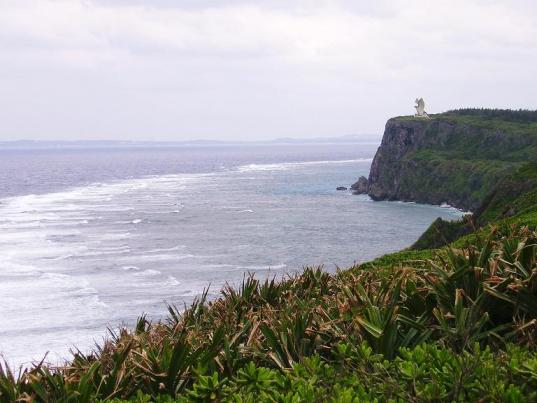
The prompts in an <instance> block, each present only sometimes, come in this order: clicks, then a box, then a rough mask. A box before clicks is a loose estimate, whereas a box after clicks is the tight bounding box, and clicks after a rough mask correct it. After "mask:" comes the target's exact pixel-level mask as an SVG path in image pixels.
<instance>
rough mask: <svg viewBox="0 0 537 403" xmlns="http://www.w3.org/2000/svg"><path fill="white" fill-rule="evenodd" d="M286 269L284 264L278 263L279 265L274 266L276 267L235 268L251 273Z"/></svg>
mask: <svg viewBox="0 0 537 403" xmlns="http://www.w3.org/2000/svg"><path fill="white" fill-rule="evenodd" d="M286 267H287V265H286V264H284V263H280V264H276V265H272V266H271V265H267V266H238V267H237V268H238V269H241V270H251V271H257V270H259V271H261V270H282V269H285V268H286Z"/></svg>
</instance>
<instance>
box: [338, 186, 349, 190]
mask: <svg viewBox="0 0 537 403" xmlns="http://www.w3.org/2000/svg"><path fill="white" fill-rule="evenodd" d="M336 190H347V188H346V187H345V186H338V187H337V188H336Z"/></svg>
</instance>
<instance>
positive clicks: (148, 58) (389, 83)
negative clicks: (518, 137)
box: [0, 0, 537, 141]
mask: <svg viewBox="0 0 537 403" xmlns="http://www.w3.org/2000/svg"><path fill="white" fill-rule="evenodd" d="M536 76H537V2H536V1H535V0H513V1H494V0H486V1H485V0H464V1H459V0H449V1H444V0H434V1H423V0H420V1H414V0H406V1H403V0H390V1H384V0H375V1H373V0H368V1H359V0H354V1H351V0H317V1H314V0H297V1H291V0H273V1H271V0H263V1H240V0H220V1H207V0H175V1H173V0H151V1H150V0H54V1H53V0H0V141H2V140H3V141H6V140H20V139H33V140H178V141H182V140H196V139H214V140H267V139H272V138H278V137H295V138H313V137H331V136H341V135H347V134H368V135H369V134H379V135H380V134H381V133H382V131H383V128H384V125H385V122H386V120H387V119H388V118H390V117H392V116H398V115H408V114H412V113H413V112H414V109H413V105H414V100H415V99H416V97H423V98H424V99H425V102H426V111H427V112H429V113H437V112H442V111H445V110H448V109H454V108H460V107H497V108H515V109H518V108H524V109H537V79H536Z"/></svg>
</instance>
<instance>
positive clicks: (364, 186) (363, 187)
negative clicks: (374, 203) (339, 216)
mask: <svg viewBox="0 0 537 403" xmlns="http://www.w3.org/2000/svg"><path fill="white" fill-rule="evenodd" d="M351 189H352V194H355V195H361V194H365V193H367V191H368V190H369V182H368V180H367V178H366V177H365V176H360V177H359V178H358V181H356V182H355V183H353V184H352V185H351Z"/></svg>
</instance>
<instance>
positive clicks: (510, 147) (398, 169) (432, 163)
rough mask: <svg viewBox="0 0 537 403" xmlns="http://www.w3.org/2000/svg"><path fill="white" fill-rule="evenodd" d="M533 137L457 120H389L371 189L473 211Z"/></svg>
mask: <svg viewBox="0 0 537 403" xmlns="http://www.w3.org/2000/svg"><path fill="white" fill-rule="evenodd" d="M534 140H535V139H534V137H531V138H530V137H525V136H524V135H523V133H519V134H517V133H507V132H504V131H502V130H501V129H499V128H498V127H479V126H474V125H469V124H467V123H464V122H463V123H461V122H456V121H449V120H442V119H440V118H433V119H413V118H409V117H404V118H394V119H390V120H389V121H388V122H387V124H386V129H385V132H384V137H383V139H382V143H381V145H380V147H379V149H378V151H377V153H376V155H375V158H374V160H373V163H372V166H371V171H370V174H369V178H368V181H367V193H368V194H369V196H370V197H371V198H373V199H374V200H402V201H415V202H419V203H429V204H442V203H447V204H450V205H452V206H455V207H458V208H461V209H465V210H472V211H473V210H475V209H477V208H478V206H479V205H480V204H481V203H482V202H483V200H484V199H485V197H486V196H487V195H488V194H489V193H490V192H491V190H492V189H493V188H494V186H496V185H497V184H498V182H499V181H500V180H501V179H502V178H503V177H504V176H505V175H506V173H507V172H509V171H511V170H512V169H513V167H515V166H517V164H519V163H521V161H523V160H525V159H526V158H527V156H526V155H525V154H524V152H525V151H524V150H525V149H526V148H527V147H528V146H533V145H534V144H533V142H534Z"/></svg>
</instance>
